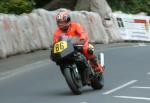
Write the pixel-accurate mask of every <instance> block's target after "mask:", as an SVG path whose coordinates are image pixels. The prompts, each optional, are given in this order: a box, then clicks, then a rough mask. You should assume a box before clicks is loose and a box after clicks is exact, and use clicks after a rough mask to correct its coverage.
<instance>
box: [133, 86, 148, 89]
mask: <svg viewBox="0 0 150 103" xmlns="http://www.w3.org/2000/svg"><path fill="white" fill-rule="evenodd" d="M131 88H134V89H150V87H140V86H133V87H131Z"/></svg>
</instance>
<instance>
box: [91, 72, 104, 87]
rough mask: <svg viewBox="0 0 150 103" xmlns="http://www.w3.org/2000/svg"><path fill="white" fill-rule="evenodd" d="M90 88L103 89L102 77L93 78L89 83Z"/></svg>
mask: <svg viewBox="0 0 150 103" xmlns="http://www.w3.org/2000/svg"><path fill="white" fill-rule="evenodd" d="M91 86H92V88H93V89H102V88H103V87H104V76H103V74H101V76H95V77H94V78H93V80H92V81H91Z"/></svg>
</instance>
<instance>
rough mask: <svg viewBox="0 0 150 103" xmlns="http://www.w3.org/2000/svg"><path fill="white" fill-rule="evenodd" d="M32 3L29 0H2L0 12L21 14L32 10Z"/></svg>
mask: <svg viewBox="0 0 150 103" xmlns="http://www.w3.org/2000/svg"><path fill="white" fill-rule="evenodd" d="M31 10H32V5H31V2H29V1H28V0H1V1H0V12H1V13H12V14H21V13H28V12H31Z"/></svg>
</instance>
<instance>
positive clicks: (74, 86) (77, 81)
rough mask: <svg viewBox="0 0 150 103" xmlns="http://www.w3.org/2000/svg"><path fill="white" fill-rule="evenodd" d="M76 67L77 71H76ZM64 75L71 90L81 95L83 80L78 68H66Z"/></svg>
mask: <svg viewBox="0 0 150 103" xmlns="http://www.w3.org/2000/svg"><path fill="white" fill-rule="evenodd" d="M75 69H76V71H75ZM64 76H65V79H66V81H67V84H68V86H69V88H70V89H71V91H72V92H73V93H74V94H76V95H79V94H81V93H82V81H81V77H80V74H79V72H78V71H77V68H73V69H72V68H65V69H64Z"/></svg>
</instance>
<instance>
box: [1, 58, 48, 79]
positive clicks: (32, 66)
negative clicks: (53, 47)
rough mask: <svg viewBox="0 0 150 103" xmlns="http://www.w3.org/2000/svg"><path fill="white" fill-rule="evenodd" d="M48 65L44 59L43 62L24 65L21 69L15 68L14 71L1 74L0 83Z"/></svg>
mask: <svg viewBox="0 0 150 103" xmlns="http://www.w3.org/2000/svg"><path fill="white" fill-rule="evenodd" d="M48 64H50V62H49V60H48V59H45V60H41V61H38V62H35V63H32V64H28V65H25V66H23V67H19V68H16V69H15V70H12V71H8V72H6V73H4V74H1V76H2V77H0V81H3V80H5V79H9V78H12V77H14V76H16V75H18V74H20V73H23V72H27V71H30V70H34V69H40V67H42V66H44V65H48ZM3 75H4V76H3Z"/></svg>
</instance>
